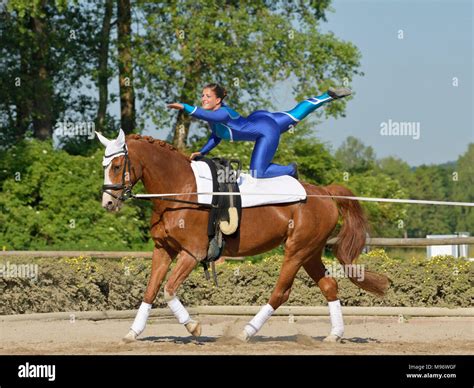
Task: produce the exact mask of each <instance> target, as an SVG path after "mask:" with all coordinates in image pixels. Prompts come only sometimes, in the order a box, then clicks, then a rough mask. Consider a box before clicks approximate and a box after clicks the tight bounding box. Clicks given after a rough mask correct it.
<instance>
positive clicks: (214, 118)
mask: <svg viewBox="0 0 474 388" xmlns="http://www.w3.org/2000/svg"><path fill="white" fill-rule="evenodd" d="M182 105H183V106H184V111H185V112H186V113H188V114H190V115H191V116H193V117H196V118H198V119H201V120H206V121H209V122H211V123H221V122H225V121H227V119H228V118H229V114H228V113H227V111H226V110H225V109H223V108H220V109H217V110H206V109H201V108H198V107H197V106H192V105H188V104H182Z"/></svg>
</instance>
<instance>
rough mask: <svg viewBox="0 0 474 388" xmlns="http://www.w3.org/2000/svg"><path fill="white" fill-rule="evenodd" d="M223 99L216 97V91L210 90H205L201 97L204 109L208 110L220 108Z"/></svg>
mask: <svg viewBox="0 0 474 388" xmlns="http://www.w3.org/2000/svg"><path fill="white" fill-rule="evenodd" d="M221 101H222V100H221V99H220V98H218V97H217V96H216V94H215V93H214V91H213V90H212V89H210V88H205V89H203V91H202V95H201V105H202V107H203V109H206V110H215V109H216V107H219V105H220V103H221Z"/></svg>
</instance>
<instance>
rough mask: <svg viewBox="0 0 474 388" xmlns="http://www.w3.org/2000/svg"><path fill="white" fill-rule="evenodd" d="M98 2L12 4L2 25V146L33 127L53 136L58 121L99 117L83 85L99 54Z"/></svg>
mask: <svg viewBox="0 0 474 388" xmlns="http://www.w3.org/2000/svg"><path fill="white" fill-rule="evenodd" d="M96 2H97V0H89V1H83V2H81V3H80V4H77V3H73V2H71V3H69V4H67V3H66V2H65V1H57V2H47V1H45V0H34V1H26V0H12V1H10V2H8V5H7V8H6V12H4V13H2V18H3V20H2V23H0V33H1V35H2V39H1V40H0V52H1V53H2V55H1V56H0V69H1V70H2V71H1V72H0V97H1V98H0V100H1V101H2V102H0V126H1V127H2V131H1V136H0V138H1V140H2V146H3V147H8V146H9V145H12V144H15V142H17V141H18V140H19V139H21V138H22V137H23V136H25V134H26V133H28V132H29V131H30V132H31V134H32V135H34V136H35V137H37V138H38V139H42V140H45V139H48V140H49V139H51V135H52V133H53V128H54V127H55V123H56V122H57V121H58V120H62V119H64V118H68V117H69V118H70V119H73V118H75V119H76V120H83V121H85V120H88V119H89V118H90V116H92V115H94V116H95V112H96V111H97V109H96V108H95V107H94V109H93V110H92V107H93V105H94V104H93V100H94V99H93V97H91V96H90V95H89V93H88V92H84V89H86V87H90V85H89V84H88V83H87V81H90V80H91V79H92V76H91V75H92V73H93V70H94V66H95V61H91V58H96V57H97V50H96V46H97V43H96V36H97V34H96V33H95V31H96V26H97V22H98V18H97V16H96V13H97V12H96V11H95V5H96V4H95V3H96ZM3 21H5V23H3ZM3 70H5V72H4V71H3ZM92 111H94V113H92Z"/></svg>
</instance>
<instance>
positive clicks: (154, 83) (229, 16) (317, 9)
mask: <svg viewBox="0 0 474 388" xmlns="http://www.w3.org/2000/svg"><path fill="white" fill-rule="evenodd" d="M328 4H329V2H328V1H324V2H314V1H303V2H298V3H297V4H295V3H294V2H270V1H254V2H246V3H244V4H242V3H241V2H236V1H226V2H225V3H222V2H220V1H217V0H197V1H195V2H193V6H192V7H190V6H189V4H188V3H186V2H180V1H176V0H174V1H169V2H166V3H162V2H161V3H153V4H152V3H139V5H138V6H139V7H140V8H139V14H140V20H141V21H142V24H143V27H144V28H143V31H141V33H140V34H139V35H137V36H136V37H135V40H134V42H135V44H134V48H135V59H136V64H137V70H138V73H137V84H138V85H139V89H140V95H139V98H140V101H141V106H142V107H143V111H144V116H143V117H142V119H141V123H140V125H141V126H143V123H144V119H145V118H146V117H150V118H151V119H152V120H153V121H154V122H155V123H156V124H157V125H159V126H160V127H163V126H164V125H171V124H172V123H173V125H172V126H173V143H174V145H175V146H177V147H178V148H180V149H184V148H185V147H186V142H187V137H188V132H189V126H190V123H191V121H190V118H189V116H186V115H185V114H183V113H182V112H178V113H177V116H174V112H173V113H172V114H170V112H169V111H168V110H167V109H166V108H165V104H166V103H167V102H171V101H180V102H187V103H190V104H195V103H196V100H197V96H198V95H199V93H200V88H201V87H202V86H204V84H206V83H208V82H211V81H213V82H219V83H222V84H224V85H225V86H226V87H227V89H228V90H229V92H230V94H229V97H230V98H229V100H231V104H232V106H233V107H234V108H235V109H236V110H238V111H242V113H243V114H245V113H250V112H251V111H252V110H255V108H258V109H271V108H272V104H271V99H270V98H269V97H268V95H267V94H266V91H267V90H268V89H269V88H271V87H272V86H273V85H274V83H275V82H278V81H283V80H286V79H288V77H290V76H293V77H294V78H295V79H296V81H297V86H296V87H295V89H294V93H295V94H296V98H297V99H302V98H307V97H308V96H312V95H317V94H318V93H319V92H320V91H321V90H326V88H327V87H328V86H331V85H340V84H348V83H349V82H350V81H351V80H352V77H353V76H354V74H358V67H359V59H360V54H359V52H358V51H357V49H356V47H355V46H353V45H352V44H351V43H348V42H342V41H340V40H338V39H337V38H336V37H335V36H334V35H333V34H331V33H327V34H323V33H321V32H320V31H318V26H319V23H320V20H324V15H325V11H326V9H327V7H328ZM257 53H258V54H257ZM309 64H310V65H309ZM345 104H346V101H344V100H340V101H336V102H334V103H332V104H331V105H330V106H328V107H327V109H325V111H324V113H325V114H327V115H332V116H338V115H340V114H343V111H344V107H345ZM244 108H245V109H244ZM288 108H291V107H288ZM318 114H319V115H321V114H322V113H321V112H318ZM315 116H317V115H315Z"/></svg>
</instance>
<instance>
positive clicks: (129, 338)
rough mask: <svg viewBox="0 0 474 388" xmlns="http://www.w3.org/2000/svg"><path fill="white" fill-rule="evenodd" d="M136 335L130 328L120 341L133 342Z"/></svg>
mask: <svg viewBox="0 0 474 388" xmlns="http://www.w3.org/2000/svg"><path fill="white" fill-rule="evenodd" d="M137 337H138V335H137V333H135V332H134V331H133V330H130V331H129V332H128V333H127V335H126V336H125V337H123V338H122V341H123V342H126V343H129V342H135V341H136V340H137Z"/></svg>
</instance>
